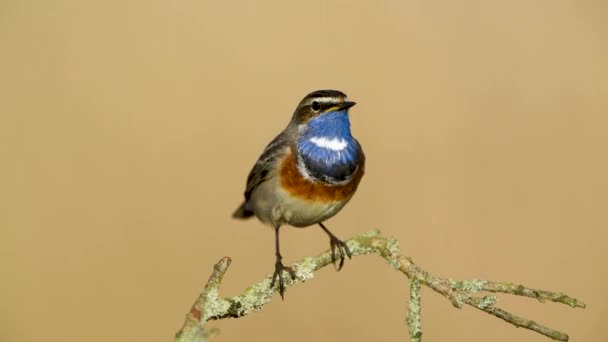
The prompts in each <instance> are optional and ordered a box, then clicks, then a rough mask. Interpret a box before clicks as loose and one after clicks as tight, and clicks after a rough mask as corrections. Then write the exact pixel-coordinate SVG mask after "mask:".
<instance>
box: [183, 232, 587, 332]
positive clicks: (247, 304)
mask: <svg viewBox="0 0 608 342" xmlns="http://www.w3.org/2000/svg"><path fill="white" fill-rule="evenodd" d="M346 244H347V245H348V248H349V249H350V251H351V253H352V255H353V256H358V255H367V254H376V255H379V256H380V257H382V258H383V259H385V260H386V261H387V262H388V264H389V265H390V266H392V267H393V268H394V269H396V270H399V271H400V272H401V273H403V274H404V275H405V276H407V277H408V278H409V280H410V301H409V304H408V314H407V318H406V323H407V325H408V327H409V333H410V340H411V341H412V342H420V341H421V339H422V323H421V294H420V290H421V287H422V286H423V285H424V286H427V287H429V288H431V289H433V290H434V291H435V292H437V293H439V294H441V295H442V296H444V297H445V298H446V299H448V300H449V301H450V302H451V303H452V305H453V306H455V307H456V308H462V307H464V306H465V305H468V306H471V307H474V308H476V309H478V310H481V311H483V312H485V313H487V314H490V315H492V316H495V317H498V318H500V319H502V320H504V321H506V322H508V323H511V324H513V325H514V326H516V327H520V328H524V329H529V330H532V331H535V332H537V333H539V334H542V335H545V336H547V337H549V338H551V339H553V340H556V341H568V335H567V334H565V333H563V332H560V331H557V330H554V329H552V328H549V327H547V326H544V325H542V324H539V323H536V322H535V321H532V320H530V319H527V318H524V317H520V316H517V315H514V314H512V313H510V312H508V311H506V310H504V309H501V308H499V307H497V306H496V302H497V301H498V298H497V297H496V296H494V295H484V296H482V295H479V293H480V292H490V293H503V294H511V295H516V296H524V297H530V298H535V299H537V300H538V301H540V302H545V301H551V302H556V303H562V304H566V305H568V306H570V307H573V308H577V307H578V308H585V304H584V303H583V302H581V301H579V300H578V299H576V298H572V297H570V296H568V295H566V294H563V293H558V292H551V291H545V290H537V289H532V288H528V287H525V286H523V285H516V284H513V283H509V282H493V281H487V280H480V279H470V280H460V281H457V280H453V279H451V278H440V277H437V276H434V275H432V274H430V273H429V272H427V271H425V270H424V269H422V268H421V267H420V266H418V265H417V264H415V263H414V262H413V261H412V259H411V258H409V257H407V256H403V255H401V254H400V251H399V243H398V241H397V240H395V239H394V238H391V237H383V236H381V235H380V232H379V231H378V230H372V231H369V232H367V233H364V234H362V235H359V236H356V237H354V238H352V239H350V240H348V241H346ZM230 263H231V259H230V258H229V257H224V258H222V259H220V261H218V263H217V264H216V265H215V267H214V269H213V272H212V273H211V276H210V277H209V280H208V281H207V284H206V285H205V287H204V289H203V291H202V292H201V294H200V296H199V297H198V299H197V300H196V302H195V303H194V304H193V305H192V308H191V309H190V312H189V313H188V314H187V315H186V320H185V322H184V325H183V326H182V328H181V329H180V331H179V332H178V333H177V335H176V338H175V340H176V341H178V342H192V341H196V342H203V341H206V340H207V339H208V338H209V337H210V336H212V335H213V334H214V333H215V331H213V330H209V331H207V330H206V329H205V323H206V322H207V321H210V320H216V319H224V318H229V317H233V318H238V317H242V316H245V315H248V314H250V313H252V312H254V311H258V310H261V309H262V308H263V307H264V305H266V304H267V303H268V302H270V300H271V299H272V297H274V296H275V295H276V294H277V293H278V291H277V289H276V287H272V288H271V287H270V284H271V280H272V275H268V276H267V277H266V278H264V279H263V280H262V281H259V282H257V283H254V284H252V285H251V286H249V287H248V288H247V289H246V290H245V291H244V292H243V293H241V294H240V295H237V296H232V297H225V298H220V297H219V287H220V285H221V282H222V278H223V277H224V275H225V274H226V271H227V270H228V267H229V266H230ZM330 264H332V258H331V250H327V251H324V252H322V253H321V254H319V255H317V256H314V257H305V258H303V259H301V260H300V261H298V262H296V263H295V264H294V265H293V269H294V271H295V274H296V279H295V280H292V279H291V278H290V277H286V279H285V280H286V281H285V287H286V288H287V287H290V286H293V285H295V284H298V283H302V282H306V281H308V280H311V279H312V278H313V277H314V272H315V271H317V270H319V269H321V268H323V267H325V266H327V265H330Z"/></svg>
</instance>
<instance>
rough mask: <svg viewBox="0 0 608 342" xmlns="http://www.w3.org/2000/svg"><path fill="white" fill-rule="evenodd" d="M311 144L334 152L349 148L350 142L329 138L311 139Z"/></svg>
mask: <svg viewBox="0 0 608 342" xmlns="http://www.w3.org/2000/svg"><path fill="white" fill-rule="evenodd" d="M310 142H312V143H313V144H315V145H317V146H319V147H322V148H327V149H330V150H332V151H342V150H343V149H345V148H346V146H348V142H347V141H346V140H344V139H339V138H331V139H329V138H327V137H312V138H310Z"/></svg>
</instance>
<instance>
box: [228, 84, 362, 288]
mask: <svg viewBox="0 0 608 342" xmlns="http://www.w3.org/2000/svg"><path fill="white" fill-rule="evenodd" d="M355 104H356V103H355V102H352V101H349V100H348V98H347V96H346V94H344V93H343V92H341V91H338V90H317V91H313V92H312V93H310V94H308V95H306V96H305V97H304V98H303V99H302V100H301V101H300V103H299V104H298V106H297V107H296V109H295V111H294V112H293V115H292V117H291V120H290V121H289V124H288V125H287V127H286V128H285V129H284V130H283V131H282V132H281V133H279V134H278V135H277V136H276V137H275V138H274V140H272V141H271V142H270V143H269V144H268V145H267V146H266V148H265V149H264V151H263V152H262V154H261V155H260V157H259V159H258V160H257V162H256V163H255V165H254V166H253V168H252V169H251V172H249V176H248V177H247V182H246V187H245V193H244V195H245V200H244V201H243V203H242V204H241V205H240V206H239V207H238V208H237V209H236V211H235V212H234V213H233V215H232V216H233V217H234V218H237V219H248V218H251V217H253V216H255V217H257V218H258V219H259V220H260V221H261V222H262V223H264V224H266V225H270V226H271V227H272V228H274V232H275V257H276V259H275V270H274V273H273V276H272V281H271V283H270V288H273V287H274V284H275V283H276V280H277V279H278V290H279V293H280V295H281V298H283V299H284V293H285V282H284V279H283V272H284V271H285V272H287V273H288V274H289V275H290V277H291V279H292V280H295V279H296V275H295V272H294V271H293V269H292V268H291V267H287V266H285V265H284V264H283V262H282V259H283V257H282V255H281V251H280V243H279V229H280V228H281V227H282V226H285V225H289V226H293V227H298V228H303V227H309V226H313V225H319V226H320V227H321V229H323V231H324V232H325V233H326V234H327V235H328V236H329V242H330V248H331V258H332V263H333V264H334V267H335V268H336V270H337V271H339V270H340V269H342V266H343V265H344V259H345V256H348V258H351V251H350V250H349V248H348V246H347V245H346V243H344V242H343V241H342V240H340V239H339V238H338V237H336V236H335V235H334V234H333V233H332V232H331V231H330V230H329V229H328V228H327V227H326V226H325V225H324V224H323V222H324V221H326V220H327V219H329V218H331V217H332V216H334V215H336V214H337V213H338V212H339V211H340V210H341V209H342V208H343V207H344V206H345V205H346V204H347V203H348V202H349V201H350V199H351V198H352V197H353V195H354V194H355V191H356V190H357V188H358V186H359V183H360V181H361V178H362V177H363V174H364V172H365V154H364V153H363V149H362V148H361V144H359V142H358V141H357V139H355V138H354V137H353V136H352V134H351V129H350V118H349V109H350V108H351V107H353V106H354V105H355ZM338 256H339V257H338ZM338 258H339V263H338Z"/></svg>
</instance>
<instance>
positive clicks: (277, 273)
mask: <svg viewBox="0 0 608 342" xmlns="http://www.w3.org/2000/svg"><path fill="white" fill-rule="evenodd" d="M279 228H280V227H279V226H277V227H274V237H275V251H276V252H275V255H276V257H277V258H276V261H275V263H274V274H273V275H272V281H271V282H270V287H271V288H272V287H273V286H274V283H275V282H276V280H277V278H278V279H279V293H280V294H281V298H283V299H285V298H284V297H283V294H284V293H285V283H284V281H283V271H287V273H289V275H290V276H291V280H295V279H296V273H295V272H294V271H293V269H292V268H291V267H287V266H284V265H283V262H282V260H283V257H282V256H281V251H280V249H279Z"/></svg>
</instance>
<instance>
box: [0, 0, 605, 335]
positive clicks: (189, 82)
mask: <svg viewBox="0 0 608 342" xmlns="http://www.w3.org/2000/svg"><path fill="white" fill-rule="evenodd" d="M607 42H608V12H607V7H606V4H605V2H604V1H548V0H547V1H533V2H531V1H473V0H470V1H469V0H464V1H385V2H379V1H374V2H372V1H367V2H363V1H362V2H360V3H354V2H348V1H341V2H337V1H332V2H325V1H306V2H304V1H302V2H300V3H295V2H294V3H291V2H290V3H287V2H284V1H275V2H273V1H262V2H260V1H256V2H255V3H254V2H244V1H243V2H240V3H238V2H235V1H205V0H196V1H166V2H157V1H154V2H151V1H131V2H126V1H97V2H95V1H8V0H4V1H2V2H1V3H0V44H1V50H2V51H1V53H0V75H1V77H0V79H1V80H0V115H1V117H0V120H1V121H0V122H1V124H0V156H1V162H2V165H1V169H0V173H1V175H0V189H1V192H0V193H1V195H0V199H1V203H0V211H1V212H0V270H1V274H2V276H1V281H0V302H1V303H2V304H1V306H2V309H1V310H0V340H1V341H127V340H131V341H168V340H171V339H172V336H173V334H174V333H175V332H176V331H177V329H178V328H179V327H180V325H181V323H182V322H183V318H184V315H185V313H186V312H187V310H188V309H189V307H190V305H191V303H192V301H193V300H194V298H195V297H196V295H197V293H198V292H199V290H200V289H201V286H202V284H203V283H204V281H205V280H206V278H207V277H208V275H209V273H210V270H211V267H212V265H213V264H214V263H215V262H216V261H217V260H218V259H219V258H220V257H222V256H224V255H229V256H231V257H232V258H233V259H234V261H233V266H232V268H231V269H230V271H229V273H228V275H227V277H226V279H225V282H224V286H223V288H222V293H223V294H224V295H232V294H237V293H238V292H240V291H241V290H243V289H244V288H245V287H246V286H247V284H249V283H251V282H253V281H256V280H259V279H261V278H262V277H263V276H264V275H265V274H267V273H269V272H271V271H272V267H273V234H272V233H271V230H269V229H267V228H265V227H264V226H262V225H261V224H260V223H259V222H257V221H254V220H251V221H247V222H242V221H234V220H232V219H231V218H230V214H231V213H232V211H233V210H234V209H235V208H236V206H237V205H238V204H239V202H240V201H241V199H242V191H243V188H244V183H245V178H246V176H247V173H248V172H249V169H250V167H251V166H252V164H253V163H254V162H255V160H256V158H257V156H258V155H259V153H260V152H261V151H262V149H263V148H264V146H265V145H266V144H267V143H268V142H269V141H270V139H272V138H273V137H274V136H275V134H277V133H278V132H279V131H280V130H281V129H283V127H284V126H285V125H286V124H287V121H288V120H289V118H290V116H291V112H292V110H293V109H294V108H295V106H296V104H297V102H298V101H299V100H300V99H301V98H302V97H303V96H304V95H305V94H306V93H308V92H310V91H312V90H315V89H319V88H336V89H340V90H343V91H345V92H346V93H347V94H349V96H350V98H351V99H353V100H355V101H357V102H358V103H359V104H358V105H357V106H356V107H355V108H354V109H353V110H352V114H351V117H352V125H353V131H354V134H355V135H356V137H357V138H358V139H359V140H360V141H361V143H362V144H363V146H364V149H365V152H366V153H367V156H368V159H367V160H368V168H367V170H368V172H367V175H366V176H365V178H364V179H363V182H362V185H361V187H360V190H359V192H358V194H357V195H356V196H355V197H354V199H353V201H352V202H351V203H350V204H349V205H348V206H347V207H346V208H345V209H344V210H343V211H342V212H341V213H340V214H339V215H338V216H337V217H335V218H334V219H332V220H331V221H329V222H328V226H329V227H330V228H331V229H333V231H334V232H335V233H336V234H337V235H338V236H340V237H343V238H348V237H350V236H353V235H356V234H359V233H362V232H365V231H367V230H369V229H371V228H380V229H382V230H383V232H384V233H385V234H390V235H393V236H395V237H397V238H398V239H400V241H401V244H402V250H403V251H404V253H406V254H408V255H411V256H413V257H414V260H416V261H417V262H418V263H419V264H421V265H423V266H424V267H426V268H427V269H428V270H431V271H433V272H435V273H436V274H438V275H442V276H450V277H454V278H463V277H481V278H488V279H495V280H511V281H514V282H520V283H524V284H527V285H529V286H533V287H538V288H544V289H553V290H561V291H564V292H567V293H569V294H572V295H575V296H577V297H580V298H581V299H583V300H584V301H585V302H587V303H588V304H589V307H588V308H587V309H586V310H573V309H570V308H568V307H564V306H559V305H556V304H540V303H537V302H534V301H532V300H524V299H519V298H504V299H503V300H501V302H500V305H501V306H502V307H505V308H507V309H511V310H513V311H514V312H515V313H518V314H523V315H525V316H528V317H531V318H533V319H535V320H537V321H539V322H543V323H546V324H549V325H550V326H553V327H556V328H560V329H562V330H564V331H566V332H568V333H570V334H571V337H572V340H574V341H606V340H608V333H607V330H606V327H605V325H606V318H605V317H606V315H608V295H607V294H606V292H605V288H606V286H607V285H606V284H608V272H607V267H606V265H605V261H606V260H607V257H608V251H607V249H606V247H605V244H606V241H607V238H608V234H607V229H606V228H607V223H608V218H607V208H608V178H607V174H608V153H607V151H606V148H607V147H608V138H607V129H608V115H607V108H608V106H607V105H608V83H607V82H608V81H607V80H608V44H607ZM327 247H328V241H327V239H326V237H325V235H324V234H323V233H322V232H321V231H320V230H319V229H318V228H310V229H303V230H295V229H285V231H284V233H283V252H284V255H285V257H286V260H287V262H292V261H294V260H296V259H298V258H301V257H303V256H305V255H310V254H314V253H317V252H318V251H320V250H323V249H325V248H327ZM407 288H408V282H407V281H406V279H405V278H404V277H402V276H400V275H399V274H397V273H396V272H394V271H392V270H391V269H390V268H389V267H387V266H386V265H385V263H384V262H382V261H381V260H380V259H378V258H374V257H366V258H358V259H356V260H355V261H352V262H348V263H347V265H346V266H345V268H344V270H343V271H342V272H340V273H338V274H336V273H335V271H333V270H332V269H326V270H323V271H322V272H320V273H319V274H318V277H317V278H316V279H315V280H314V281H312V282H310V283H308V284H306V285H303V286H298V287H295V288H292V289H290V290H289V291H288V293H287V296H286V300H285V301H284V302H281V301H280V300H276V299H275V300H273V301H272V303H271V304H270V305H268V307H266V308H265V310H263V311H262V312H260V313H257V314H254V315H251V316H249V317H246V318H243V319H239V320H228V321H222V322H217V323H214V324H213V325H214V326H217V327H219V328H220V329H221V330H222V333H221V335H220V336H219V337H218V338H217V341H242V340H245V339H247V340H266V341H282V340H288V341H337V340H344V341H370V340H371V341H374V340H378V341H405V340H406V339H407V329H406V327H405V325H404V314H405V309H406V299H407ZM423 305H424V306H423V315H424V322H423V324H424V329H425V333H424V334H425V341H464V340H467V341H514V340H515V341H545V340H546V339H545V338H544V337H542V336H538V335H536V334H533V333H531V332H528V331H525V330H522V329H515V328H514V327H512V326H510V325H507V324H504V323H503V322H501V321H499V320H498V319H495V318H492V317H489V316H486V315H484V314H482V313H480V312H476V311H474V310H472V309H470V308H467V309H465V310H461V311H460V310H456V309H454V308H453V307H452V306H451V305H450V304H449V303H448V302H447V301H446V300H444V299H443V298H441V297H440V296H438V295H436V294H434V293H432V292H430V291H428V290H425V292H424V297H423ZM602 325H603V326H602Z"/></svg>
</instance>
